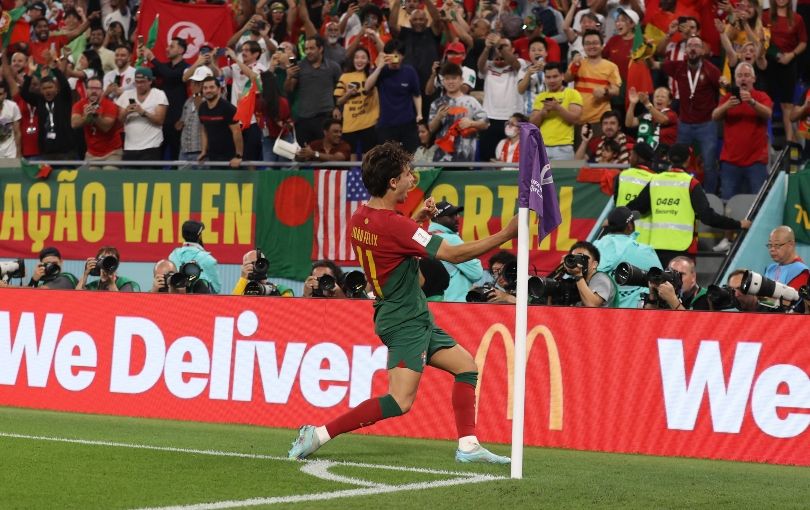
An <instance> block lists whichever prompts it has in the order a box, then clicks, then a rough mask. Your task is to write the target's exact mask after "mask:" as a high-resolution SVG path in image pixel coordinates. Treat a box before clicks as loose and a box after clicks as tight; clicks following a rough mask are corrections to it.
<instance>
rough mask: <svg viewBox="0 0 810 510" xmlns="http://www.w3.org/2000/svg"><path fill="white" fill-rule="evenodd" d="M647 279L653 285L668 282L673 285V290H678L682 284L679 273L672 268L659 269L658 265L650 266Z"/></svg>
mask: <svg viewBox="0 0 810 510" xmlns="http://www.w3.org/2000/svg"><path fill="white" fill-rule="evenodd" d="M647 281H648V282H650V283H652V284H653V285H661V284H662V283H666V282H669V283H671V284H672V286H673V287H675V292H676V293H677V292H680V290H681V287H682V286H683V280H682V279H681V273H679V272H677V271H673V270H672V269H661V268H658V267H651V268H650V270H649V271H647Z"/></svg>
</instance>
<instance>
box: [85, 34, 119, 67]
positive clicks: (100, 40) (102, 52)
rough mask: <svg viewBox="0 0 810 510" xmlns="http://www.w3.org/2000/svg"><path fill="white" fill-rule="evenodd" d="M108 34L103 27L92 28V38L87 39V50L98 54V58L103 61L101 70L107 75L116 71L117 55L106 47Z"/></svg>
mask: <svg viewBox="0 0 810 510" xmlns="http://www.w3.org/2000/svg"><path fill="white" fill-rule="evenodd" d="M106 34H107V33H106V32H105V31H104V28H103V27H102V26H101V25H96V26H93V27H91V28H90V37H88V38H87V49H93V50H95V52H96V53H98V58H99V59H101V68H102V69H103V70H104V72H105V73H108V72H110V71H112V70H114V69H115V67H116V61H115V53H114V52H113V51H112V50H110V49H108V48H106V47H105V46H104V38H105V36H106Z"/></svg>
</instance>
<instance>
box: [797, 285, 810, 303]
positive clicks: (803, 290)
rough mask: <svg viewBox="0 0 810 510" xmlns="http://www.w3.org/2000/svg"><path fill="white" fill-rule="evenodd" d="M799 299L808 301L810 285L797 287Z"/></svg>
mask: <svg viewBox="0 0 810 510" xmlns="http://www.w3.org/2000/svg"><path fill="white" fill-rule="evenodd" d="M799 297H800V298H801V299H803V300H805V301H810V285H802V286H801V287H799Z"/></svg>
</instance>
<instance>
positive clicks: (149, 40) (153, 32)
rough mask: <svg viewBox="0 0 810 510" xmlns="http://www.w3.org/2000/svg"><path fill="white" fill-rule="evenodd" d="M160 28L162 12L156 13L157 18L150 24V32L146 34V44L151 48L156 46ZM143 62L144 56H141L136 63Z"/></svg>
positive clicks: (137, 64)
mask: <svg viewBox="0 0 810 510" xmlns="http://www.w3.org/2000/svg"><path fill="white" fill-rule="evenodd" d="M159 30H160V14H155V19H154V20H152V24H151V25H150V26H149V32H148V33H147V35H146V44H145V46H146V47H147V48H149V49H150V50H151V49H152V48H154V47H155V44H156V43H157V38H158V31H159ZM141 64H143V57H142V56H139V57H138V61H137V62H136V63H135V65H136V66H139V65H141Z"/></svg>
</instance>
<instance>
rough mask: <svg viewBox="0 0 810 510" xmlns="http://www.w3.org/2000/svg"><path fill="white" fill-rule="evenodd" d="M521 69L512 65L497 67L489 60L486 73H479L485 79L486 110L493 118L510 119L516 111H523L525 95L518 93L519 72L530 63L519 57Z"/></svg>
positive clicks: (488, 115) (490, 117) (489, 116)
mask: <svg viewBox="0 0 810 510" xmlns="http://www.w3.org/2000/svg"><path fill="white" fill-rule="evenodd" d="M518 63H519V64H520V69H518V70H517V71H515V70H514V69H512V68H511V67H510V66H504V67H495V66H494V65H492V61H491V60H489V61H487V72H486V74H481V73H479V77H481V78H482V79H483V80H484V111H485V112H487V117H488V118H489V119H492V120H508V119H509V117H511V116H512V115H514V114H515V113H519V112H523V111H524V110H525V107H524V106H523V96H522V95H520V94H518V90H517V84H518V74H519V73H520V71H522V70H524V69H526V67H527V66H528V63H527V62H526V61H525V60H523V59H522V58H519V59H518Z"/></svg>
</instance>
